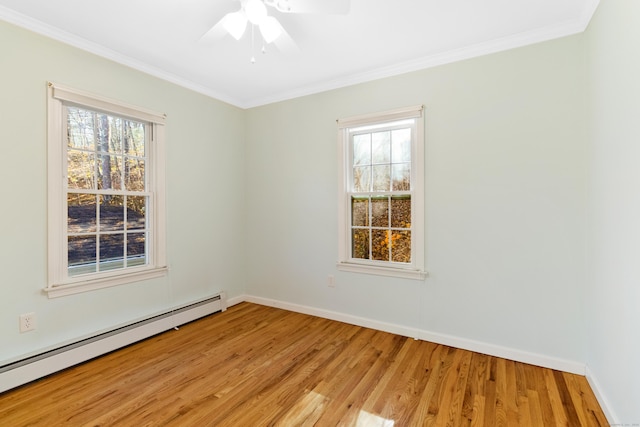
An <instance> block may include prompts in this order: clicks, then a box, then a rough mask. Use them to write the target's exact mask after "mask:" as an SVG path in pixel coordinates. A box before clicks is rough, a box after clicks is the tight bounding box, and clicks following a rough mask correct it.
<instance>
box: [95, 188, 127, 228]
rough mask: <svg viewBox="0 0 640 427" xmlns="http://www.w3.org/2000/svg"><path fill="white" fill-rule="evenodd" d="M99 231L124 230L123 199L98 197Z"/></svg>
mask: <svg viewBox="0 0 640 427" xmlns="http://www.w3.org/2000/svg"><path fill="white" fill-rule="evenodd" d="M99 201H100V231H119V230H124V197H123V196H111V195H109V196H99Z"/></svg>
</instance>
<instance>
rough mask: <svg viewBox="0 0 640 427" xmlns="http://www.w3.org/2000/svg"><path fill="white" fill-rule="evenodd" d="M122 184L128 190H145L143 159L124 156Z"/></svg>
mask: <svg viewBox="0 0 640 427" xmlns="http://www.w3.org/2000/svg"><path fill="white" fill-rule="evenodd" d="M124 175H125V176H124V185H125V188H126V189H127V190H129V191H145V186H144V160H142V159H134V158H131V157H127V158H125V174H124Z"/></svg>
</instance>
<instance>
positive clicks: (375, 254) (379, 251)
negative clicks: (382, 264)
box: [371, 230, 390, 261]
mask: <svg viewBox="0 0 640 427" xmlns="http://www.w3.org/2000/svg"><path fill="white" fill-rule="evenodd" d="M389 234H390V232H389V230H371V259H375V260H378V261H389V239H388V238H387V236H388V235H389Z"/></svg>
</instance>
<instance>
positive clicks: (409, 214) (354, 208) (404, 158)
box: [338, 106, 426, 279]
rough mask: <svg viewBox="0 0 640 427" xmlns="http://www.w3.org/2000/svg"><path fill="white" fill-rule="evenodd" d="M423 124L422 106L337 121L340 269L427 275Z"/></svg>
mask: <svg viewBox="0 0 640 427" xmlns="http://www.w3.org/2000/svg"><path fill="white" fill-rule="evenodd" d="M422 123H423V122H422V107H421V106H418V107H410V108H407V109H402V110H394V111H390V112H387V113H381V114H372V115H367V116H360V117H354V118H348V119H342V120H339V121H338V125H339V127H340V133H339V136H340V137H339V141H340V146H341V148H340V153H341V164H342V167H341V169H340V170H341V178H340V181H341V184H340V211H341V213H340V242H341V243H340V254H339V255H340V260H339V262H338V268H339V269H342V270H348V271H357V272H365V273H374V274H383V275H392V276H400V277H408V278H419V279H422V278H424V277H425V276H426V273H425V272H424V249H423V246H424V236H423V234H424V219H423V218H424V208H423V198H424V190H423V180H424V178H423V177H424V171H423V166H424V165H423V163H424V161H423V147H422V129H421V127H422Z"/></svg>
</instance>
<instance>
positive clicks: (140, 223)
mask: <svg viewBox="0 0 640 427" xmlns="http://www.w3.org/2000/svg"><path fill="white" fill-rule="evenodd" d="M146 215H147V198H146V197H144V196H127V229H128V230H140V229H144V227H145V225H146V219H147V218H146Z"/></svg>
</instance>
